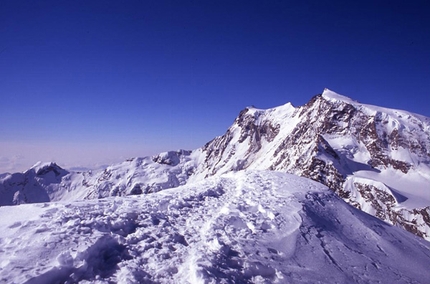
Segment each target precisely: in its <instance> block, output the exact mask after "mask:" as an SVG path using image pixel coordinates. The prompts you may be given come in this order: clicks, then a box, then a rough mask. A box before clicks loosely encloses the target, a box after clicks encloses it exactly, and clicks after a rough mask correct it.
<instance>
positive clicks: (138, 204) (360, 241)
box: [0, 171, 430, 284]
mask: <svg viewBox="0 0 430 284" xmlns="http://www.w3.org/2000/svg"><path fill="white" fill-rule="evenodd" d="M0 216H2V218H0V252H1V253H0V281H1V282H5V283H29V284H32V283H76V282H81V283H90V282H91V283H93V282H95V283H233V282H234V283H351V282H354V283H376V282H378V283H425V282H427V281H428V279H430V270H429V269H428V267H429V265H430V246H429V243H428V242H425V241H423V240H422V239H420V238H418V237H416V236H414V235H412V234H409V233H407V232H406V231H404V230H402V229H400V228H396V227H392V226H390V225H388V224H386V223H384V222H382V221H380V220H378V219H376V218H374V217H372V216H370V215H368V214H365V213H363V212H361V211H359V210H358V209H356V208H354V207H352V206H350V205H348V204H346V203H345V202H344V201H342V200H341V199H340V198H339V197H338V196H337V195H335V194H334V193H333V191H331V190H329V189H328V188H327V187H325V186H323V185H321V184H319V183H316V182H313V181H311V180H309V179H305V178H300V177H297V176H294V175H289V174H285V173H280V172H273V171H241V172H236V173H228V174H226V175H221V176H215V177H211V178H208V179H205V180H202V181H200V182H196V183H193V184H189V185H185V186H180V187H177V188H172V189H167V190H163V191H159V192H156V193H153V194H147V195H139V196H128V197H109V198H105V199H97V200H86V201H75V202H61V203H55V202H51V203H38V204H26V205H19V206H3V207H1V208H0Z"/></svg>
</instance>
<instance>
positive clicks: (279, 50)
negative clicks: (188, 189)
mask: <svg viewBox="0 0 430 284" xmlns="http://www.w3.org/2000/svg"><path fill="white" fill-rule="evenodd" d="M408 2H412V3H408ZM428 3H429V2H428V1H397V0H395V1H158V0H157V1H59V0H56V1H1V2H0V98H1V103H0V122H1V123H0V172H2V171H14V170H24V169H26V168H28V167H30V166H31V165H32V164H34V163H35V162H37V161H39V160H42V161H51V160H54V161H56V162H57V163H58V164H60V165H63V166H65V167H73V166H86V167H93V166H96V165H100V164H108V163H113V162H118V161H121V160H124V159H126V158H129V157H132V156H146V155H152V154H155V153H157V152H160V151H167V150H174V149H179V148H185V149H194V148H197V147H200V146H202V145H203V144H204V143H206V142H207V141H209V140H211V139H212V138H213V137H215V136H217V135H222V134H223V133H224V132H225V130H226V129H227V127H228V126H229V125H230V124H231V123H232V122H233V120H234V119H235V117H236V116H237V114H238V113H239V111H240V110H241V109H243V108H244V107H246V106H248V105H255V106H256V107H259V108H269V107H274V106H278V105H282V104H285V103H287V102H291V103H293V105H296V106H299V105H302V104H304V103H306V102H307V101H308V100H309V99H310V98H311V97H312V96H314V95H315V94H318V93H321V92H322V90H323V89H324V88H325V87H328V88H330V89H332V90H334V91H336V92H338V93H341V94H343V95H346V96H349V97H351V98H353V99H355V100H358V101H361V102H364V103H369V104H375V105H381V106H386V107H392V108H399V109H406V110H409V111H412V112H416V113H420V114H423V115H426V116H430V107H429V95H430V36H429V27H430V18H429V17H428V15H429V14H430V4H428Z"/></svg>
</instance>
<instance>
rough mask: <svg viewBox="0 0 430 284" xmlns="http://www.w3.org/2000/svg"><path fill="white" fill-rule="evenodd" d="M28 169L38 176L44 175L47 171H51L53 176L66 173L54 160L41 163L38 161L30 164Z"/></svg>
mask: <svg viewBox="0 0 430 284" xmlns="http://www.w3.org/2000/svg"><path fill="white" fill-rule="evenodd" d="M30 170H34V172H35V173H36V175H38V176H41V175H45V174H47V173H49V172H53V173H54V174H55V176H59V175H61V174H67V171H66V170H64V169H63V168H62V167H60V166H59V165H57V164H56V163H54V162H48V163H43V162H40V161H39V162H37V163H36V164H35V165H34V166H32V167H31V169H30Z"/></svg>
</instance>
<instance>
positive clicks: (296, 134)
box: [0, 89, 430, 240]
mask: <svg viewBox="0 0 430 284" xmlns="http://www.w3.org/2000/svg"><path fill="white" fill-rule="evenodd" d="M243 169H253V170H274V171H281V172H288V173H293V174H296V175H300V176H304V177H308V178H311V179H313V180H315V181H318V182H321V183H322V184H325V185H327V186H328V187H330V188H331V189H333V190H334V191H335V192H336V193H337V194H338V195H339V196H340V197H342V198H343V199H344V200H345V201H347V202H348V203H350V204H352V205H353V206H355V207H357V208H359V209H361V210H363V211H365V212H367V213H369V214H372V215H374V216H376V217H378V218H380V219H382V220H384V221H386V222H388V223H390V224H395V225H398V226H401V227H403V228H405V229H406V230H408V231H410V232H412V233H414V234H416V235H418V236H421V237H423V238H425V239H427V240H430V119H429V118H427V117H423V116H420V115H417V114H413V113H409V112H407V111H401V110H393V109H387V108H382V107H377V106H372V105H366V104H361V103H358V102H356V101H353V100H352V99H349V98H347V97H345V96H342V95H339V94H336V93H334V92H332V91H330V90H328V89H326V90H324V92H323V93H322V94H321V95H317V96H315V97H314V98H312V99H311V100H310V101H309V102H308V103H307V104H306V105H304V106H301V107H294V106H292V105H291V104H289V103H288V104H285V105H283V106H279V107H276V108H272V109H267V110H261V109H256V108H251V107H248V108H246V109H244V110H243V111H241V112H240V114H239V116H238V117H237V118H236V120H235V121H234V123H233V125H232V126H231V127H230V128H229V129H228V130H227V132H226V133H225V134H224V135H222V136H220V137H216V138H215V139H213V140H212V141H210V142H208V143H207V144H206V145H204V146H203V147H202V148H199V149H196V150H194V151H184V150H180V151H170V152H165V153H161V154H159V155H156V156H153V157H146V158H134V159H131V160H127V161H125V162H123V163H121V164H117V165H112V166H109V167H107V168H106V169H104V170H101V171H97V172H92V171H89V172H80V173H77V172H66V171H64V170H63V169H61V168H59V167H58V166H57V165H55V164H40V165H37V166H35V167H33V168H32V169H30V170H29V171H27V172H25V173H17V174H13V175H7V176H3V177H2V178H0V205H7V204H21V203H31V202H43V201H48V200H49V201H59V200H63V201H73V200H81V199H92V198H103V197H108V196H124V195H134V194H144V193H153V192H157V191H160V190H163V189H167V188H172V187H177V186H180V185H184V184H189V183H193V182H196V181H200V180H203V179H204V178H206V177H210V176H214V175H220V174H224V173H228V172H232V171H233V172H235V171H240V170H243Z"/></svg>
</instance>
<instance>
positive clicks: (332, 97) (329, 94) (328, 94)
mask: <svg viewBox="0 0 430 284" xmlns="http://www.w3.org/2000/svg"><path fill="white" fill-rule="evenodd" d="M322 97H323V98H325V99H326V100H329V101H342V102H345V103H348V104H355V103H357V101H354V100H353V99H351V98H348V97H346V96H344V95H341V94H338V93H336V92H333V91H332V90H330V89H327V88H325V89H324V91H323V93H322Z"/></svg>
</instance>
